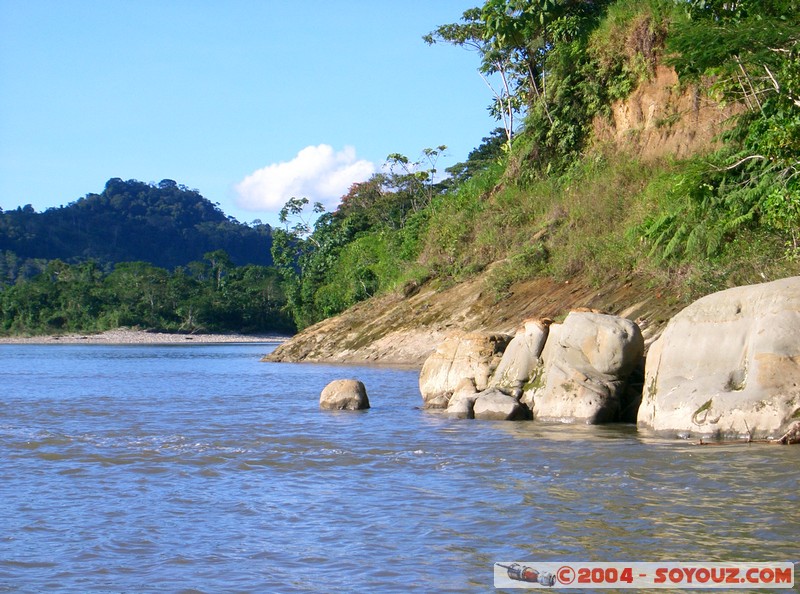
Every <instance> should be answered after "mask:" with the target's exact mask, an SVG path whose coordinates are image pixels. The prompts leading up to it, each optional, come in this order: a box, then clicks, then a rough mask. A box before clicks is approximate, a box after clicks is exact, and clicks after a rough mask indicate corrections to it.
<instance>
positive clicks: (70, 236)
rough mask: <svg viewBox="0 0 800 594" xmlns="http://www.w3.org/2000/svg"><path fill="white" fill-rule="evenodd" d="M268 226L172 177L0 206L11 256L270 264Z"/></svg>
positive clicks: (1, 248)
mask: <svg viewBox="0 0 800 594" xmlns="http://www.w3.org/2000/svg"><path fill="white" fill-rule="evenodd" d="M271 245H272V238H271V229H270V227H269V225H254V226H249V225H245V224H243V223H239V222H238V221H236V220H235V219H232V218H228V217H226V216H225V214H224V213H223V212H222V211H221V210H220V209H219V208H218V207H217V206H216V205H215V204H214V203H212V202H211V201H209V200H208V199H206V198H204V197H203V196H202V195H200V193H199V192H198V191H196V190H190V189H188V188H186V187H185V186H183V185H180V184H177V183H176V182H174V181H172V180H168V179H165V180H162V181H161V182H159V183H158V184H148V183H144V182H140V181H137V180H128V181H123V180H121V179H119V178H113V179H110V180H108V182H107V183H106V185H105V189H104V190H103V191H102V192H101V193H100V194H87V195H86V197H84V198H80V199H79V200H76V201H75V202H72V203H70V204H69V205H68V206H62V207H60V208H50V209H48V210H46V211H44V212H41V213H37V212H35V211H34V209H33V208H32V207H31V206H26V207H22V208H17V209H16V210H11V211H6V212H3V211H2V210H0V253H2V255H3V256H4V257H5V259H8V258H9V257H11V258H13V259H15V261H17V262H24V261H26V260H32V259H41V260H54V259H60V260H63V261H65V262H71V263H75V262H82V261H86V260H96V261H98V262H99V263H100V264H109V263H118V262H131V261H144V262H149V263H151V264H153V265H155V266H159V267H162V268H167V269H172V268H174V267H176V266H184V265H186V264H188V263H189V262H193V261H199V260H202V259H203V255H204V254H206V253H208V252H211V251H216V250H224V251H225V252H227V253H228V255H229V256H230V258H231V260H232V261H233V263H234V264H237V265H245V264H258V265H270V264H271V263H272V258H271V256H270V248H271Z"/></svg>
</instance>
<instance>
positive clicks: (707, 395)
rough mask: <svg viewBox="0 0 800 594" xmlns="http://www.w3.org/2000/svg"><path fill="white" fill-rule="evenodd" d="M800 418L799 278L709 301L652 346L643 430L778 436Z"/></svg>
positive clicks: (673, 322)
mask: <svg viewBox="0 0 800 594" xmlns="http://www.w3.org/2000/svg"><path fill="white" fill-rule="evenodd" d="M798 416H800V277H792V278H786V279H783V280H779V281H774V282H771V283H764V284H759V285H751V286H745V287H737V288H734V289H728V290H726V291H721V292H719V293H714V294H712V295H708V296H706V297H703V298H702V299H700V300H698V301H696V302H695V303H693V304H691V305H690V306H689V307H687V308H686V309H684V310H683V311H681V312H680V313H679V314H677V315H676V316H675V317H673V318H672V319H671V320H670V322H669V323H668V324H667V327H666V329H665V330H664V332H663V334H662V335H661V337H660V338H659V339H658V340H657V341H656V342H655V343H653V345H652V346H651V347H650V352H649V353H648V357H647V365H646V368H645V386H644V394H643V396H642V404H641V406H640V407H639V414H638V424H639V425H640V426H642V427H649V428H652V429H655V430H656V431H666V432H677V433H679V434H686V435H692V434H695V435H700V436H703V435H716V436H720V437H725V436H749V437H753V438H755V437H769V436H773V437H778V436H780V435H781V434H782V433H783V432H784V431H785V430H786V429H787V428H788V426H789V425H790V423H791V421H792V419H797V418H798Z"/></svg>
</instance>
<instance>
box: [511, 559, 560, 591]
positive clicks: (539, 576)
mask: <svg viewBox="0 0 800 594" xmlns="http://www.w3.org/2000/svg"><path fill="white" fill-rule="evenodd" d="M497 565H498V566H499V567H502V568H503V569H505V570H506V572H507V573H508V577H509V578H511V579H512V580H516V581H518V582H528V583H531V584H540V585H542V586H548V587H551V588H552V587H553V586H554V585H555V583H556V576H554V575H553V574H552V573H549V572H547V571H539V570H537V569H534V568H533V567H528V566H527V565H520V564H519V563H512V564H511V565H503V564H502V563H498V564H497Z"/></svg>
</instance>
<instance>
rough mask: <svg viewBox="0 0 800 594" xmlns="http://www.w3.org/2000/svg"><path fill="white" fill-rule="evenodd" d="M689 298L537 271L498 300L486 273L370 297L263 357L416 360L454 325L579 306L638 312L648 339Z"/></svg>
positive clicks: (625, 281)
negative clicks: (556, 277) (537, 276)
mask: <svg viewBox="0 0 800 594" xmlns="http://www.w3.org/2000/svg"><path fill="white" fill-rule="evenodd" d="M406 293H407V291H406ZM686 304H687V303H686V302H684V301H683V300H681V299H680V297H675V296H673V295H670V296H667V294H666V293H662V292H661V291H659V290H658V289H653V288H650V287H648V282H647V281H646V280H645V279H643V278H638V277H623V276H619V277H616V278H612V279H609V280H608V281H607V282H606V283H603V284H602V285H601V286H599V287H598V286H594V285H593V284H591V283H589V282H588V281H586V280H585V279H581V278H575V279H572V280H570V281H565V282H557V281H554V280H552V279H535V280H531V281H528V282H524V283H519V284H517V285H515V286H514V287H512V292H511V294H510V295H508V296H507V297H506V298H505V299H503V300H501V301H496V300H495V298H494V297H493V292H492V291H489V290H488V287H487V285H486V275H485V274H484V275H481V276H478V277H476V278H474V279H472V280H469V281H467V282H464V283H460V284H457V285H454V286H452V287H448V288H437V286H436V285H435V284H429V285H424V286H422V287H420V289H419V291H417V292H416V293H415V294H413V295H411V296H406V295H405V294H404V293H403V292H395V293H391V294H388V295H382V296H379V297H375V298H372V299H370V300H368V301H365V302H363V303H360V304H358V305H356V306H355V307H353V308H351V309H350V310H348V311H346V312H344V313H343V314H341V315H339V316H336V317H334V318H330V319H327V320H324V321H322V322H320V323H318V324H316V325H314V326H311V327H310V328H307V329H306V330H304V331H303V332H301V333H300V334H298V335H297V336H295V337H294V338H292V339H291V340H289V341H287V342H286V343H284V344H283V345H281V346H280V347H279V348H278V349H277V350H275V351H274V352H273V353H272V354H270V355H269V356H268V357H266V358H265V360H267V361H316V362H322V361H326V362H340V363H383V364H395V365H397V364H401V365H412V366H421V365H422V363H423V362H424V361H425V359H426V358H427V357H428V355H430V353H431V352H432V351H433V350H434V349H435V348H436V346H437V345H438V344H439V343H440V342H442V340H444V338H445V337H446V336H447V335H448V334H450V333H452V332H458V331H476V330H489V331H496V332H505V333H509V334H513V333H514V332H515V331H516V330H517V328H518V327H519V326H520V325H521V323H522V321H523V320H525V319H527V318H533V317H550V318H553V319H559V318H561V317H563V316H565V315H566V314H567V313H569V311H570V310H572V309H576V308H579V307H588V308H592V309H598V310H601V311H604V312H608V313H613V314H617V315H621V316H624V317H627V318H630V319H632V320H635V321H636V322H637V323H638V324H639V326H640V327H641V328H642V331H643V333H644V335H645V338H646V339H652V338H653V337H654V336H656V335H657V334H658V333H660V331H661V330H662V329H663V328H664V326H665V325H666V322H667V321H668V320H669V318H670V317H671V316H672V315H674V314H675V313H677V312H678V311H680V310H681V309H682V308H683V307H684V306H685V305H686Z"/></svg>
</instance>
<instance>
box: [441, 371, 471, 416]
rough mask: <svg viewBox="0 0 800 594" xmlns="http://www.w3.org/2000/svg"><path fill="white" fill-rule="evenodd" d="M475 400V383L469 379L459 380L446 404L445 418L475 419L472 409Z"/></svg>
mask: <svg viewBox="0 0 800 594" xmlns="http://www.w3.org/2000/svg"><path fill="white" fill-rule="evenodd" d="M477 399H478V390H477V389H476V388H475V382H474V381H473V380H471V379H469V378H465V379H463V380H461V382H459V384H458V386H456V389H455V392H453V395H452V396H451V397H450V401H449V402H448V404H447V416H449V417H453V418H455V419H473V418H475V413H474V411H473V407H474V406H475V401H476V400H477Z"/></svg>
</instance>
